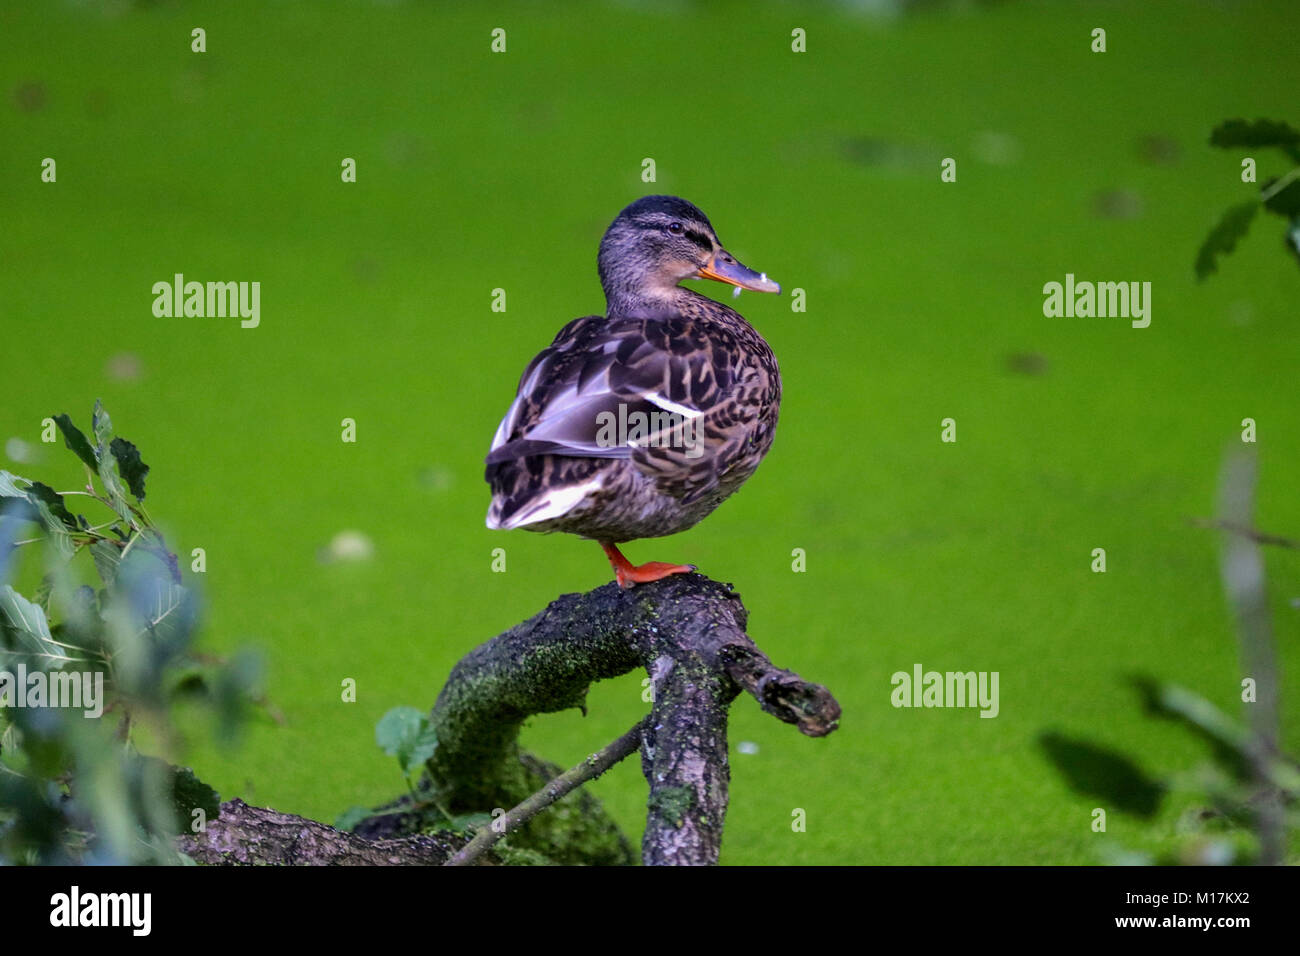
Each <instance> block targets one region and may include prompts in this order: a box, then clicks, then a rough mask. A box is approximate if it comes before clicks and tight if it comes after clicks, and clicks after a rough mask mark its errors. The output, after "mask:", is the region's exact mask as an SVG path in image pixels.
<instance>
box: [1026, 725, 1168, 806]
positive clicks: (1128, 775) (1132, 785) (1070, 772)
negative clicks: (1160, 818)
mask: <svg viewBox="0 0 1300 956" xmlns="http://www.w3.org/2000/svg"><path fill="white" fill-rule="evenodd" d="M1038 742H1039V745H1040V746H1041V747H1042V748H1043V750H1045V751H1046V752H1047V756H1048V758H1049V759H1050V760H1051V761H1052V763H1054V764H1055V765H1056V768H1057V770H1058V771H1060V773H1061V775H1062V776H1063V777H1065V781H1066V783H1068V784H1069V785H1070V787H1071V789H1073V790H1075V791H1077V792H1079V793H1083V794H1086V795H1088V796H1090V797H1100V798H1102V799H1104V800H1107V801H1109V803H1110V805H1111V806H1112V807H1114V808H1116V809H1119V810H1124V811H1126V812H1128V813H1133V814H1136V815H1137V816H1140V817H1151V816H1153V815H1154V814H1155V812H1156V811H1157V810H1158V809H1159V808H1160V798H1161V796H1162V795H1163V793H1164V788H1162V787H1161V786H1160V784H1158V783H1156V782H1155V781H1154V780H1152V779H1151V778H1150V777H1148V776H1147V775H1146V774H1145V773H1143V772H1142V769H1141V768H1140V767H1138V765H1137V764H1135V763H1134V762H1133V761H1132V760H1130V759H1129V758H1128V757H1126V756H1125V755H1124V754H1121V753H1117V752H1115V751H1113V750H1108V749H1106V748H1104V747H1099V746H1097V745H1096V744H1092V743H1089V742H1088V741H1086V740H1076V739H1071V738H1069V737H1066V736H1064V735H1063V734H1058V733H1045V734H1043V735H1042V736H1041V737H1039V741H1038Z"/></svg>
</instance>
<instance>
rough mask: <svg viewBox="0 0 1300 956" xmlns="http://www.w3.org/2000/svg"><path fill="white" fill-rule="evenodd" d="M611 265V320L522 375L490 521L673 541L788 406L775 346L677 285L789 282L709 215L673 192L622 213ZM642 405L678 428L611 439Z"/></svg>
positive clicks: (495, 460) (590, 325)
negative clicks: (745, 262) (728, 241)
mask: <svg viewBox="0 0 1300 956" xmlns="http://www.w3.org/2000/svg"><path fill="white" fill-rule="evenodd" d="M600 272H601V281H602V285H603V286H604V288H605V292H606V297H607V303H608V312H607V314H606V315H604V316H595V315H592V316H586V317H585V318H581V319H575V320H574V321H572V322H570V323H569V324H568V325H566V326H565V327H564V328H563V329H561V330H560V332H559V334H558V335H557V336H556V337H555V340H554V341H553V342H552V343H551V344H550V346H548V347H547V348H546V349H544V350H543V351H542V352H541V353H540V354H539V355H538V356H537V357H536V358H534V359H533V360H532V362H530V363H529V365H528V367H527V368H526V369H525V370H524V373H523V375H522V376H521V378H520V381H519V388H518V393H517V397H516V399H515V402H514V404H513V405H512V406H511V408H510V410H509V412H507V414H506V417H505V419H504V420H503V421H502V422H501V426H500V428H499V429H498V430H497V436H496V440H495V441H494V442H493V445H492V450H491V452H490V453H489V455H488V458H487V473H486V478H487V481H488V483H489V484H490V485H491V487H492V504H491V507H490V509H489V511H488V518H487V523H488V526H489V527H494V528H497V527H500V528H510V527H523V528H526V529H528V530H530V531H567V532H570V533H572V534H577V535H581V536H583V537H587V538H593V539H596V540H598V541H603V542H622V541H630V540H633V539H635V538H650V537H659V536H662V535H668V534H674V533H676V532H678V531H683V530H685V529H687V528H689V527H691V526H692V525H694V524H696V523H697V522H699V521H700V520H701V519H702V518H704V517H705V516H706V515H708V514H709V512H711V511H713V509H714V508H716V507H717V506H718V505H719V504H720V503H721V502H722V501H723V500H724V499H726V498H727V497H728V496H729V495H731V494H732V493H733V492H735V491H736V489H738V488H739V487H740V486H741V485H742V484H743V483H744V482H745V480H746V479H748V478H749V477H750V475H752V474H753V473H754V470H755V469H756V468H757V467H758V464H759V462H760V461H761V460H762V459H763V456H764V455H766V454H767V451H768V449H769V448H770V447H771V445H772V439H773V437H774V435H775V432H776V422H777V415H778V411H779V407H780V401H781V379H780V374H779V372H778V369H777V363H776V357H775V356H774V355H773V354H772V350H771V349H770V348H769V347H768V345H767V343H766V342H764V341H763V339H762V337H761V336H760V335H759V334H758V333H757V332H756V331H755V330H754V329H753V327H751V326H750V324H749V323H748V322H746V321H745V318H744V317H743V316H741V315H740V314H739V313H737V312H735V311H734V310H732V309H730V308H728V307H727V306H725V305H722V304H720V303H718V302H714V301H713V300H712V299H709V298H706V297H705V296H702V295H699V294H697V293H695V292H692V291H690V290H688V289H684V288H681V287H679V286H678V285H677V282H679V281H681V279H683V278H690V277H693V276H696V275H697V274H698V275H701V277H708V278H722V279H723V281H729V282H732V283H733V284H742V283H743V284H744V287H746V288H752V289H756V290H757V291H779V287H777V286H776V285H775V283H772V282H771V281H770V280H768V279H767V278H766V276H765V275H764V276H759V275H758V274H757V273H753V272H751V271H750V270H748V269H746V268H745V267H744V266H742V265H740V263H738V262H736V261H735V260H734V259H733V258H732V257H731V256H730V255H729V254H728V253H726V251H725V250H723V249H722V247H721V244H720V243H719V242H718V241H717V236H716V234H715V233H714V231H713V228H712V226H711V225H710V224H709V221H708V219H707V218H706V217H705V216H704V214H703V213H702V212H700V211H699V210H698V209H696V208H695V207H694V206H692V205H691V204H690V203H687V202H685V201H684V200H681V199H676V198H675V197H666V196H651V197H646V198H645V199H642V200H638V201H637V202H636V203H633V204H632V205H631V206H629V207H628V208H627V209H625V210H623V212H622V213H620V215H619V217H618V218H617V219H616V220H615V221H614V224H613V225H612V226H611V227H610V229H609V231H608V232H607V233H606V235H605V238H604V240H603V241H602V242H601V252H600ZM601 413H606V414H605V415H603V416H602V414H601ZM636 414H640V415H641V416H642V417H641V419H640V420H642V421H651V422H657V423H658V425H659V426H663V425H665V423H666V422H668V421H672V422H673V423H680V424H679V425H678V428H677V429H676V430H675V431H674V430H671V429H667V428H661V429H660V430H659V431H657V432H653V434H651V435H650V436H648V437H642V438H641V440H639V441H635V442H620V443H619V444H617V445H611V443H610V442H609V440H608V432H607V431H606V432H602V431H601V427H602V424H604V425H605V426H606V427H608V424H609V422H610V421H612V420H613V419H614V418H617V417H618V416H620V415H623V416H627V417H628V418H630V419H631V420H633V421H636V420H638V419H637V418H636ZM669 415H673V416H675V417H674V418H672V419H671V420H670V419H668V417H667V416H669ZM655 416H657V418H656V417H655ZM620 420H622V419H620Z"/></svg>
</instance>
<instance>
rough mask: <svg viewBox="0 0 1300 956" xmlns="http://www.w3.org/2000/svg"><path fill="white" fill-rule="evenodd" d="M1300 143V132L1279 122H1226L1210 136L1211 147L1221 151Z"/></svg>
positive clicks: (1235, 120) (1217, 127) (1262, 120)
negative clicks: (1240, 147) (1239, 147)
mask: <svg viewBox="0 0 1300 956" xmlns="http://www.w3.org/2000/svg"><path fill="white" fill-rule="evenodd" d="M1298 143H1300V130H1295V129H1292V128H1291V127H1290V126H1288V125H1287V124H1286V123H1282V122H1279V121H1277V120H1266V119H1259V120H1255V121H1254V122H1251V121H1249V120H1243V119H1230V120H1225V121H1224V122H1222V123H1220V124H1219V125H1218V126H1216V127H1215V128H1214V132H1213V133H1211V134H1210V145H1211V146H1218V147H1220V148H1221V149H1230V148H1232V147H1234V146H1245V147H1248V148H1250V147H1255V146H1283V147H1285V146H1295V145H1296V144H1298Z"/></svg>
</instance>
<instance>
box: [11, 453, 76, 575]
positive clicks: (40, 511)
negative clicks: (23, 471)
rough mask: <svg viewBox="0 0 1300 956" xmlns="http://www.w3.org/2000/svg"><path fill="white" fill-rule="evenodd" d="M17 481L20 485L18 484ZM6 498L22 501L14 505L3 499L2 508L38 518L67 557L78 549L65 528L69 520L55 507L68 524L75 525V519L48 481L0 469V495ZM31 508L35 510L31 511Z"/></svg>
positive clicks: (64, 556)
mask: <svg viewBox="0 0 1300 956" xmlns="http://www.w3.org/2000/svg"><path fill="white" fill-rule="evenodd" d="M20 483H21V485H22V486H23V487H20ZM3 498H9V499H14V500H17V501H19V502H21V504H20V505H18V506H17V508H16V509H15V508H14V506H13V504H12V501H11V502H6V505H8V507H7V508H0V510H5V511H7V512H8V513H9V514H12V515H14V517H16V518H19V519H21V520H24V521H38V522H40V523H41V525H43V526H44V528H45V530H46V532H47V533H48V535H49V539H50V543H51V544H53V545H54V547H55V548H56V549H57V550H58V552H59V554H60V555H61V556H62V557H63V558H65V559H67V558H70V557H72V556H73V555H74V554H76V553H77V548H76V545H74V544H73V542H72V535H71V534H69V532H68V527H69V523H68V522H67V521H65V520H64V519H63V518H62V517H60V516H59V515H58V514H56V513H55V508H56V507H57V509H58V510H59V511H61V512H62V513H63V515H66V516H67V518H68V519H71V525H70V526H71V527H72V528H77V527H78V525H77V523H76V520H75V519H72V516H71V515H70V514H68V510H67V508H65V507H63V499H62V498H60V497H59V495H58V494H57V493H56V492H55V491H54V489H52V488H50V487H49V486H47V485H42V484H41V483H40V482H36V481H30V480H28V479H27V478H21V477H19V476H18V475H14V474H10V473H9V472H7V471H0V499H3ZM33 512H34V514H33Z"/></svg>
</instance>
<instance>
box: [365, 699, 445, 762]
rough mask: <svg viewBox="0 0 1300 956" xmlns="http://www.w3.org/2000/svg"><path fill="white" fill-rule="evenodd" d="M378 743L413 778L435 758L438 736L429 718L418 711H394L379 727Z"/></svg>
mask: <svg viewBox="0 0 1300 956" xmlns="http://www.w3.org/2000/svg"><path fill="white" fill-rule="evenodd" d="M375 742H376V743H377V744H379V746H380V747H382V748H383V750H384V753H386V754H388V755H389V756H392V757H396V758H397V763H398V766H400V767H401V768H402V773H403V774H406V775H409V774H410V772H411V770H412V769H413V768H416V767H419V766H420V765H421V764H423V763H424V762H425V761H426V760H428V759H429V758H430V757H432V756H433V752H434V751H435V750H436V749H437V747H438V736H437V734H436V733H435V731H434V729H433V725H432V724H430V723H429V718H427V717H426V716H425V715H424V714H423V713H421V712H420V711H418V710H416V709H415V708H414V707H394V708H393V709H392V710H390V711H389V712H388V713H386V714H384V716H383V717H381V718H380V719H379V723H378V724H376V725H375Z"/></svg>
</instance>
